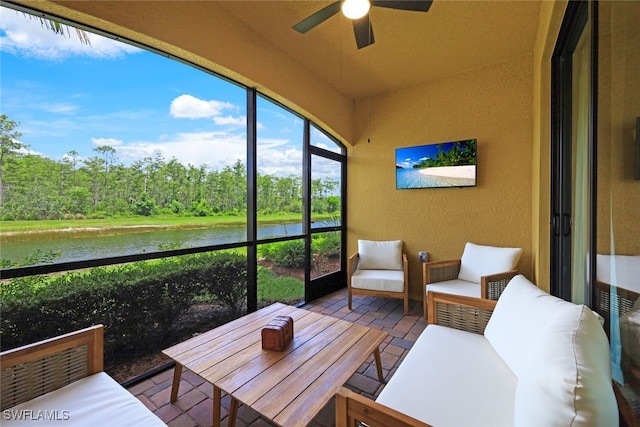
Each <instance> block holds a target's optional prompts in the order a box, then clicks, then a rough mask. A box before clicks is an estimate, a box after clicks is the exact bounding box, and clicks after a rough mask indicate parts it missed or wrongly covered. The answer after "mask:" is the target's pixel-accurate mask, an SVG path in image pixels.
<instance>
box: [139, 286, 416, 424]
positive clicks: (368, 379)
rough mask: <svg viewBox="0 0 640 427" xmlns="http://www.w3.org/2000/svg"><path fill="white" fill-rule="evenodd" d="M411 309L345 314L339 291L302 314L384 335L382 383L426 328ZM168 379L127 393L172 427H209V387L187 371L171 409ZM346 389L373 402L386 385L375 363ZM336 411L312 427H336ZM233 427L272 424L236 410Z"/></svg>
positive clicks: (362, 307) (367, 300) (380, 305)
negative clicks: (311, 313)
mask: <svg viewBox="0 0 640 427" xmlns="http://www.w3.org/2000/svg"><path fill="white" fill-rule="evenodd" d="M409 307H410V312H409V314H408V315H406V316H405V315H404V314H403V310H402V300H400V299H389V298H374V297H364V296H354V299H353V308H354V309H353V310H349V309H348V308H347V294H346V289H343V290H341V291H338V292H335V293H332V294H330V295H327V296H325V297H323V298H320V299H318V300H316V301H313V302H312V303H309V304H306V305H304V306H303V307H302V308H304V309H306V310H311V311H316V312H319V313H322V314H327V315H330V316H335V317H338V318H341V319H344V320H348V321H350V322H354V323H358V324H362V325H367V326H370V327H372V328H378V329H382V330H384V331H386V332H388V333H389V336H388V337H387V339H386V340H385V341H384V342H383V343H382V345H381V346H380V351H381V353H380V354H381V359H382V371H383V373H384V377H385V378H386V379H388V378H390V377H391V376H392V375H393V373H394V372H395V370H396V368H397V366H398V365H399V364H400V362H401V361H402V360H403V359H404V357H405V355H406V354H407V352H408V351H409V349H410V348H411V346H412V345H413V343H414V342H415V341H416V339H417V338H418V336H419V335H420V333H421V332H422V331H423V330H424V328H425V327H426V326H427V322H426V321H425V320H424V319H423V317H422V304H421V302H416V301H411V303H410V306H409ZM172 376H173V369H169V370H167V371H164V372H161V373H159V374H157V375H154V376H152V377H150V378H148V379H145V380H144V381H142V382H139V383H137V384H135V385H133V386H131V387H129V391H130V392H131V393H132V394H134V395H135V396H136V397H137V398H138V399H140V401H142V403H144V404H145V405H146V406H147V407H148V408H149V409H151V410H152V411H153V412H154V413H155V414H156V415H157V416H158V417H160V418H161V419H162V420H163V421H164V422H165V423H166V424H168V425H169V426H171V427H196V426H202V427H205V426H210V425H211V418H212V406H213V403H212V400H211V396H212V394H213V386H212V385H210V384H207V383H206V382H205V381H204V380H202V379H201V378H200V377H199V376H197V375H195V374H193V373H192V372H190V371H188V370H187V369H185V370H184V371H183V372H182V382H181V383H180V395H179V396H178V400H177V401H176V402H175V403H173V404H171V403H169V393H170V390H171V380H172ZM346 386H347V387H349V388H350V389H352V390H354V391H357V392H358V393H360V394H362V395H364V396H367V397H369V398H373V399H375V397H376V396H378V394H380V392H381V391H382V389H383V388H384V384H382V383H380V381H378V377H377V374H376V369H375V365H374V364H373V357H370V358H369V360H367V361H366V362H365V363H363V364H362V366H360V368H359V369H358V370H357V372H356V373H355V374H353V376H352V377H351V378H350V379H349V381H347V383H346ZM228 408H229V396H224V397H223V399H222V416H223V419H222V425H223V426H226V425H227V424H226V422H227V409H228ZM334 410H335V405H334V402H333V401H331V402H329V403H328V404H327V405H326V406H325V407H324V408H323V409H322V410H321V411H320V413H319V414H318V415H317V416H316V417H315V418H314V419H313V421H312V422H311V424H310V426H311V427H331V426H334V425H335V414H334ZM236 426H241V427H261V426H266V427H269V426H272V424H271V423H270V422H269V421H267V420H265V419H263V418H261V417H260V415H259V414H258V413H257V412H255V411H254V410H252V409H251V408H249V407H247V406H245V405H240V406H239V408H238V418H237V421H236Z"/></svg>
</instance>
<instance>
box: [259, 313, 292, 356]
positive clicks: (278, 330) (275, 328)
mask: <svg viewBox="0 0 640 427" xmlns="http://www.w3.org/2000/svg"><path fill="white" fill-rule="evenodd" d="M292 339H293V319H292V318H291V317H289V316H276V317H275V318H273V319H272V320H271V321H270V322H269V323H268V324H267V326H265V327H264V328H262V349H263V350H274V351H282V350H284V349H285V348H286V347H287V346H288V345H289V343H290V342H291V340H292Z"/></svg>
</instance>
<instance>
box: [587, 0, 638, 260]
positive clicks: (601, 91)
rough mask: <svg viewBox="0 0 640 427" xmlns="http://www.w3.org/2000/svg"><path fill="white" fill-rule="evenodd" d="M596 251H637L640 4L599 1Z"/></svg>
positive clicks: (630, 252) (607, 252)
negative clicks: (636, 170)
mask: <svg viewBox="0 0 640 427" xmlns="http://www.w3.org/2000/svg"><path fill="white" fill-rule="evenodd" d="M599 16H600V21H599V22H600V28H599V40H598V42H599V45H598V48H599V58H598V59H599V62H598V200H597V201H598V211H597V227H598V228H597V230H598V234H597V246H598V249H597V252H598V253H601V254H618V255H638V254H640V239H639V238H638V224H639V223H640V181H637V180H635V179H634V172H635V167H636V162H635V156H636V149H637V148H636V143H635V141H636V140H635V138H636V135H635V132H636V129H635V126H636V118H637V117H640V80H638V78H637V76H638V75H639V74H640V31H638V29H637V28H638V22H639V20H640V7H638V5H637V4H634V3H633V2H624V1H618V2H603V3H601V4H600V7H599Z"/></svg>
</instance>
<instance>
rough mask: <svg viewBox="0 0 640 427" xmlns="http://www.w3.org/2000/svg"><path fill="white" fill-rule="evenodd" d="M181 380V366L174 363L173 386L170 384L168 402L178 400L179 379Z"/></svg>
mask: <svg viewBox="0 0 640 427" xmlns="http://www.w3.org/2000/svg"><path fill="white" fill-rule="evenodd" d="M181 378H182V365H181V364H180V363H178V362H176V366H175V367H174V368H173V384H171V397H170V398H169V402H171V403H173V402H175V401H176V400H178V390H179V389H180V379H181Z"/></svg>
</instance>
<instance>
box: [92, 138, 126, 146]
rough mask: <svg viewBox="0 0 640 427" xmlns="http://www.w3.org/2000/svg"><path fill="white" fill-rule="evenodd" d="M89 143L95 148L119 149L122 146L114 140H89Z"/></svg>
mask: <svg viewBox="0 0 640 427" xmlns="http://www.w3.org/2000/svg"><path fill="white" fill-rule="evenodd" d="M91 143H92V144H93V145H97V146H102V145H108V146H110V147H119V146H121V145H122V140H120V139H116V138H91Z"/></svg>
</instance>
